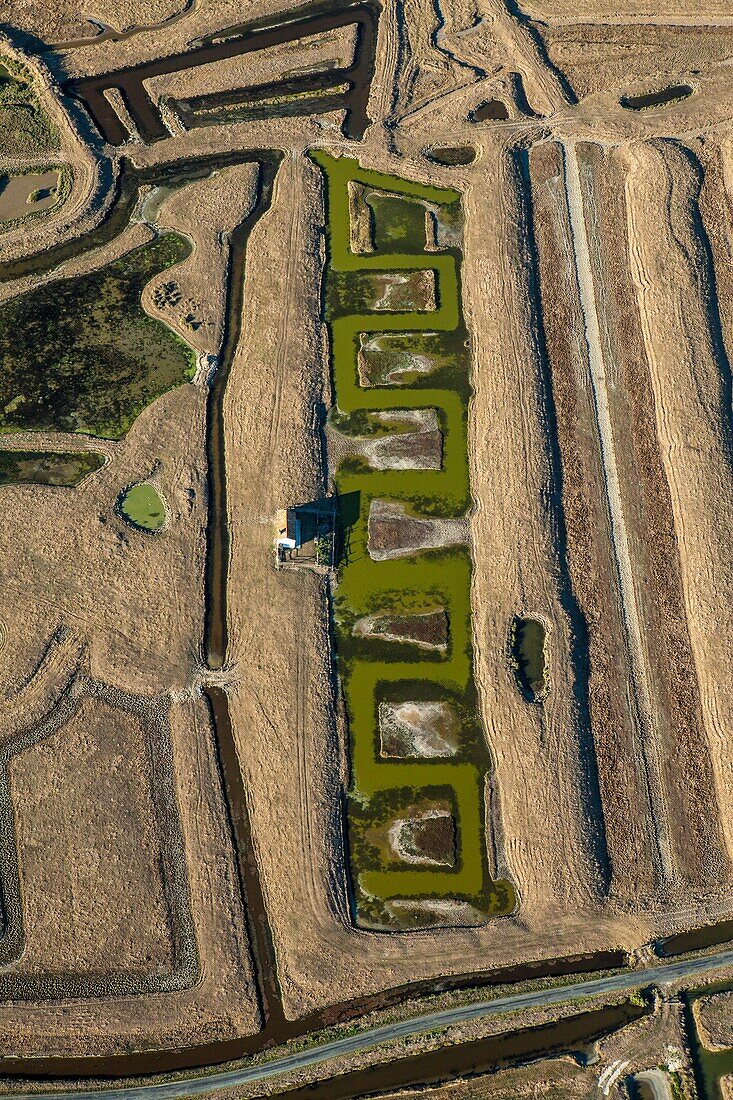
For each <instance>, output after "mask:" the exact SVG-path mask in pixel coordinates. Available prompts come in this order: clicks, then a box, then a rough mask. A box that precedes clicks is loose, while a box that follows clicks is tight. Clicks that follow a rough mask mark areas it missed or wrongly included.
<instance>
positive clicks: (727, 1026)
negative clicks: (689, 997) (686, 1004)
mask: <svg viewBox="0 0 733 1100" xmlns="http://www.w3.org/2000/svg"><path fill="white" fill-rule="evenodd" d="M694 1012H695V1022H696V1023H697V1027H698V1030H699V1032H700V1039H701V1041H702V1044H703V1046H706V1047H707V1048H708V1049H709V1050H728V1049H729V1048H730V1047H733V993H714V994H713V995H712V996H710V997H699V998H698V999H697V1000H696V1001H695V1004H694Z"/></svg>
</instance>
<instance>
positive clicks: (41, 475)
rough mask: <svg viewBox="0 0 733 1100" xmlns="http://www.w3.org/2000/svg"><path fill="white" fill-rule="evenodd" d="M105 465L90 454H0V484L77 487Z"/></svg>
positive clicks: (1, 452)
mask: <svg viewBox="0 0 733 1100" xmlns="http://www.w3.org/2000/svg"><path fill="white" fill-rule="evenodd" d="M103 465H104V458H103V457H102V455H98V454H94V453H93V452H92V451H78V452H67V451H46V452H42V453H39V452H38V451H0V485H61V486H67V487H70V486H73V485H78V484H79V482H80V481H81V480H82V478H84V477H86V476H87V474H91V473H93V472H94V471H95V470H99V469H100V468H101V467H102V466H103Z"/></svg>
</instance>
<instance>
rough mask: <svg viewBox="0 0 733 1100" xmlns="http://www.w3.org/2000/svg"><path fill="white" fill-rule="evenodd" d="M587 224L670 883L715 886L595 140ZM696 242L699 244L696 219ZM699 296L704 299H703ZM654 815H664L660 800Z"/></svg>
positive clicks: (677, 607) (661, 475)
mask: <svg viewBox="0 0 733 1100" xmlns="http://www.w3.org/2000/svg"><path fill="white" fill-rule="evenodd" d="M581 150H582V162H583V166H584V172H585V176H586V181H587V182H586V186H587V196H588V203H587V206H588V208H589V211H590V217H589V223H590V225H591V227H592V238H593V241H594V245H593V253H594V256H595V263H596V265H597V278H598V282H599V289H600V296H601V300H602V301H603V303H604V306H603V332H604V339H605V340H606V341H607V346H608V347H609V349H610V356H609V362H610V363H611V364H612V372H613V373H612V376H611V380H612V386H611V388H610V390H609V393H610V407H609V408H610V415H611V420H612V430H613V436H614V441H615V450H616V454H617V461H618V469H619V476H620V479H621V485H622V492H623V510H624V515H625V522H626V529H627V532H628V542H629V550H630V555H631V559H632V563H633V573H634V589H633V591H634V599H635V601H636V603H637V606H638V608H639V613H640V621H641V623H642V624H643V626H642V645H643V661H644V663H645V666H646V669H647V675H648V701H649V706H650V709H651V715H650V726H651V727H652V728H651V729H649V730H647V731H646V737H647V739H649V740H651V738H652V737H654V740H655V744H654V745H653V747H651V748H649V747H646V746H645V752H646V753H647V754H649V755H650V754H651V753H653V754H654V756H655V757H656V759H657V760H658V767H659V777H660V780H661V783H662V785H663V794H662V800H663V806H664V815H665V819H664V825H665V828H666V830H667V833H668V843H669V848H670V854H671V859H672V861H673V863H672V867H671V879H672V881H671V883H670V886H671V888H672V890H673V891H674V890H676V889H677V888H680V889H681V890H682V897H684V896H685V895H686V891H687V890H688V889H692V890H693V891H696V890H701V889H702V890H713V891H715V890H718V889H720V888H721V887H722V881H721V879H722V880H725V878H726V876H727V871H726V862H727V857H726V854H725V849H724V846H723V844H722V837H721V834H720V830H719V827H718V823H717V806H716V804H715V799H714V797H713V798H712V800H711V801H710V802H709V810H710V814H709V816H708V814H707V813H706V815H705V819H704V820H701V818H700V813H699V807H700V805H702V804H705V803H706V802H708V801H709V800H710V799H711V795H710V792H711V791H712V790H713V789H714V778H713V773H712V766H711V761H710V752H709V747H708V744H707V738H706V735H705V730H704V724H703V719H702V711H701V706H700V691H699V685H698V680H697V670H696V668H695V663H694V658H693V654H692V650H691V645H690V634H689V627H688V622H687V615H686V612H685V607H684V597H683V586H682V577H681V572H680V554H679V547H678V533H677V531H676V528H675V522H674V516H673V511H672V504H671V500H670V490H669V487H668V484H667V479H666V477H665V471H664V466H663V461H662V454H661V446H660V443H659V441H658V437H657V431H656V424H655V396H654V394H653V391H652V385H651V382H650V377H649V369H648V366H647V362H646V356H645V349H644V344H643V338H642V335H641V329H642V325H643V324H644V318H641V319H640V318H639V314H638V307H637V305H636V301H635V295H634V292H633V287H632V285H631V280H630V276H629V267H630V264H629V257H628V251H627V247H626V242H625V241H624V237H623V235H621V234H619V232H618V226H619V224H623V221H624V217H625V213H626V208H625V201H624V178H625V171H624V167H623V163H622V160H620V159H617V158H615V157H613V155H611V156H609V155H607V154H605V153H604V152H603V150H601V148H599V147H598V146H595V145H591V146H586V145H584V146H582V147H581ZM690 228H691V233H690V238H689V239H690V247H691V248H694V247H695V243H694V233H695V231H694V228H693V227H692V226H691V227H690ZM698 300H699V299H698ZM653 812H654V813H655V815H661V811H660V809H659V807H658V806H656V805H653Z"/></svg>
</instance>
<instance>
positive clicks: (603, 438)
mask: <svg viewBox="0 0 733 1100" xmlns="http://www.w3.org/2000/svg"><path fill="white" fill-rule="evenodd" d="M563 156H564V163H565V173H564V174H565V193H566V199H567V204H568V211H569V214H570V227H571V233H572V244H573V255H574V262H575V268H576V273H577V279H578V288H579V292H580V302H581V307H582V310H583V317H584V321H585V339H586V343H587V347H588V362H589V366H590V372H591V380H592V385H593V398H594V406H595V414H596V423H597V427H598V437H599V442H600V450H601V459H602V464H603V474H604V481H605V488H606V497H607V501H608V509H609V514H610V518H611V540H612V544H613V550H614V556H615V559H616V567H617V571H618V580H619V585H620V591H621V602H622V610H623V618H624V624H625V632H626V638H627V644H628V649H629V657H630V667H631V673H632V683H633V686H634V693H635V696H636V698H635V702H636V708H635V709H636V717H637V736H638V740H639V748H640V751H641V756H642V759H643V760H644V765H645V772H646V782H647V790H648V798H649V810H650V813H651V815H652V819H653V820H654V825H655V834H656V840H657V850H658V855H659V861H660V868H661V871H662V874H663V875H664V877H665V878H666V879H667V880H668V881H671V879H672V878H673V875H674V861H673V856H672V848H671V841H670V835H669V823H668V811H667V806H666V798H665V792H664V786H663V783H662V771H661V761H660V758H659V747H658V738H659V731H658V730H657V728H656V721H655V716H654V710H653V707H652V705H651V690H650V676H649V670H648V668H647V663H646V652H645V647H644V639H643V633H642V626H641V617H640V614H639V607H638V603H637V597H636V591H635V587H634V575H633V569H632V562H631V553H630V550H629V537H628V532H627V529H626V521H625V517H624V508H623V501H622V496H621V486H620V480H619V473H618V467H617V464H616V454H615V445H614V438H613V428H612V424H611V416H610V410H609V402H608V390H607V377H606V364H605V359H604V352H603V342H602V339H601V328H600V322H599V316H598V304H597V300H596V288H595V283H594V277H593V267H592V264H591V257H590V249H589V244H588V233H587V227H586V221H585V219H586V209H585V204H584V201H583V191H582V186H581V181H580V170H579V166H578V156H577V149H576V146H575V144H573V143H570V142H564V143H563ZM632 713H633V711H632Z"/></svg>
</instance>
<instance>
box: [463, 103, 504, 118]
mask: <svg viewBox="0 0 733 1100" xmlns="http://www.w3.org/2000/svg"><path fill="white" fill-rule="evenodd" d="M470 117H471V121H472V122H506V121H507V119H508V118H509V108H508V107H507V105H506V103H504V101H503V100H502V99H487V100H486V101H485V102H484V103H480V104H479V105H478V107H476V108H475V110H474V111H472V113H471V116H470Z"/></svg>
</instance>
